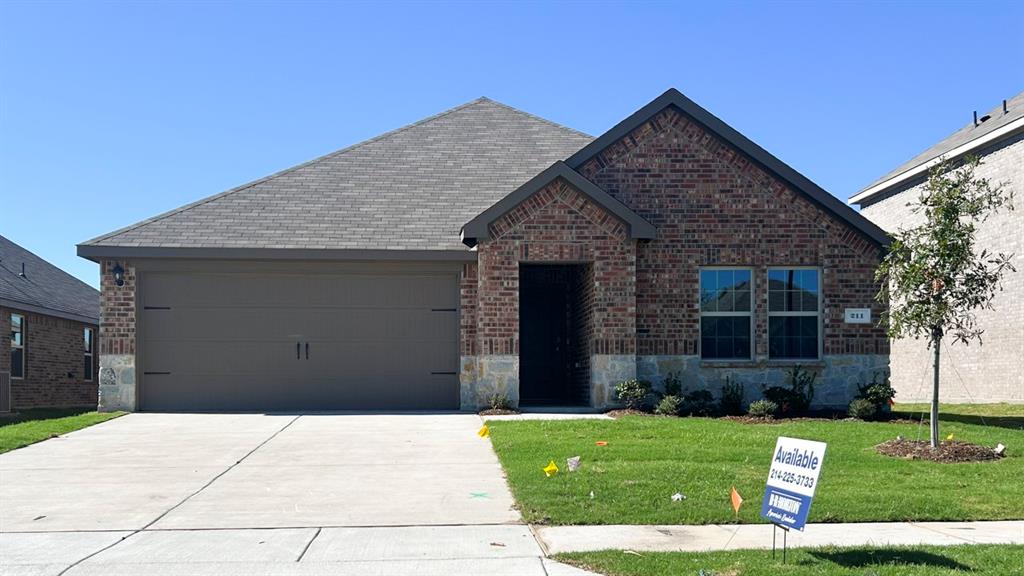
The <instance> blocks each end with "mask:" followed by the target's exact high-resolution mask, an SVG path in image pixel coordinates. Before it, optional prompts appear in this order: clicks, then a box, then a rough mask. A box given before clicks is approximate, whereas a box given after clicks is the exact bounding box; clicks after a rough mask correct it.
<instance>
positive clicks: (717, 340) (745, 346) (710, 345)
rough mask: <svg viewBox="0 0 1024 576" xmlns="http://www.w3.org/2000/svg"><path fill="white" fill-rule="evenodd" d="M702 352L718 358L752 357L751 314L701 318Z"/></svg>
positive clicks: (711, 357)
mask: <svg viewBox="0 0 1024 576" xmlns="http://www.w3.org/2000/svg"><path fill="white" fill-rule="evenodd" d="M700 325H701V338H700V343H701V344H700V354H701V357H702V358H710V359H717V360H728V359H739V360H747V359H749V358H750V317H749V316H705V317H704V318H701V323H700Z"/></svg>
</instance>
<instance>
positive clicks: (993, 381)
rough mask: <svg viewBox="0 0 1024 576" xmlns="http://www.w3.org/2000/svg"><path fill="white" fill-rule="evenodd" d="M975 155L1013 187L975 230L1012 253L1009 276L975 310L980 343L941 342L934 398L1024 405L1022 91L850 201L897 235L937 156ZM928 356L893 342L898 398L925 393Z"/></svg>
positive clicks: (913, 217)
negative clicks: (985, 306) (986, 304)
mask: <svg viewBox="0 0 1024 576" xmlns="http://www.w3.org/2000/svg"><path fill="white" fill-rule="evenodd" d="M968 155H973V156H978V157H979V158H980V159H981V160H982V162H983V164H982V166H981V167H980V168H979V169H978V172H977V174H978V175H979V176H982V177H985V178H988V179H989V180H990V181H991V182H992V183H993V184H998V183H1003V184H1004V185H1006V186H1007V187H1009V188H1010V189H1012V190H1014V191H1015V192H1016V194H1015V197H1014V201H1013V208H1014V209H1013V210H1006V209H1004V210H1003V211H1002V213H1001V214H998V215H996V216H994V217H992V218H990V219H989V220H987V221H986V222H985V223H984V224H982V225H981V227H980V228H979V229H978V235H977V241H978V244H977V246H978V248H979V249H988V250H989V251H991V252H1005V253H1007V254H1014V255H1015V257H1014V259H1013V261H1012V262H1013V264H1014V265H1015V266H1016V268H1017V272H1016V273H1012V272H1011V273H1010V274H1008V276H1007V277H1006V280H1005V282H1004V284H1003V291H1002V292H1000V293H998V294H997V296H996V298H995V300H994V301H993V303H992V305H993V307H994V309H993V310H983V311H981V312H979V313H978V323H979V325H980V326H981V328H983V329H984V330H985V332H984V334H983V335H982V342H980V343H979V342H977V341H975V342H973V343H971V344H970V345H966V346H965V345H964V344H962V343H961V344H954V343H953V342H952V341H951V340H949V339H947V343H946V344H944V345H943V349H942V350H941V354H940V358H941V362H942V369H941V370H940V376H941V382H940V385H939V391H940V397H941V399H942V400H943V401H944V402H1024V93H1021V94H1018V95H1016V96H1014V97H1013V98H1011V99H1010V100H1004V101H1003V103H1002V104H1000V105H999V106H996V107H995V108H994V109H993V110H992V111H990V112H989V113H987V114H983V115H982V116H980V117H978V116H977V115H975V119H974V120H973V121H971V122H969V123H967V125H966V126H964V127H963V128H961V129H960V130H957V131H956V132H954V133H953V134H952V135H950V136H949V137H948V138H946V139H945V140H943V141H941V142H939V143H938V144H935V145H934V146H932V147H931V148H929V149H927V150H925V151H924V152H922V153H920V154H918V155H917V156H915V157H914V158H913V159H911V160H910V161H908V162H906V163H904V164H903V165H901V166H900V167H899V168H896V169H895V170H893V171H892V172H890V173H888V174H886V175H885V176H883V177H881V178H879V179H878V180H877V181H876V182H874V183H872V184H871V185H870V186H868V187H866V188H864V189H863V190H861V191H860V192H858V193H857V194H855V195H853V196H852V197H851V198H850V203H851V204H859V205H860V208H861V214H863V215H864V216H866V217H868V218H870V219H871V220H872V221H873V222H874V223H875V224H878V225H879V226H881V227H882V228H884V229H886V230H888V231H890V232H895V231H896V230H898V229H900V228H909V227H912V226H915V225H917V224H919V223H920V222H921V221H922V219H923V216H922V215H920V214H913V213H912V212H911V208H912V206H911V205H912V204H916V203H917V200H918V198H919V197H920V195H921V191H922V188H923V186H924V183H925V181H926V180H927V176H928V169H929V168H931V167H932V166H933V165H935V164H936V163H937V162H938V161H939V159H940V158H946V159H948V160H953V161H956V160H960V159H962V158H964V157H966V156H968ZM931 362H932V358H931V352H930V351H929V350H928V347H927V342H926V341H925V340H913V339H904V340H898V341H895V342H893V344H892V376H893V386H894V387H895V388H896V390H897V398H898V399H899V400H902V401H923V400H928V399H930V398H931V379H930V378H929V374H930V373H931V372H930V366H931Z"/></svg>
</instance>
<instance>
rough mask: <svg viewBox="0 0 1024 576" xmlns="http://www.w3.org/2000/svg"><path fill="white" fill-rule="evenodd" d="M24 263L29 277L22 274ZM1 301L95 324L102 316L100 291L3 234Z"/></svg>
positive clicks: (0, 280) (1, 245)
mask: <svg viewBox="0 0 1024 576" xmlns="http://www.w3.org/2000/svg"><path fill="white" fill-rule="evenodd" d="M22 263H24V264H25V276H21V265H22ZM0 303H3V304H4V305H5V306H11V307H15V308H17V307H19V305H21V306H22V307H23V308H22V309H24V308H28V309H29V310H33V311H40V312H42V311H49V312H52V313H53V315H55V316H62V317H75V318H76V319H79V320H86V319H88V320H91V321H92V322H94V323H98V322H99V319H100V293H99V291H97V290H96V289H95V288H93V287H92V286H89V285H88V284H86V283H85V282H82V281H81V280H79V279H78V278H75V277H74V276H72V275H70V274H68V273H67V272H65V271H63V270H61V269H60V268H57V267H56V266H54V265H53V264H50V263H49V262H47V261H46V260H43V259H42V258H40V257H39V256H36V255H35V254H33V253H31V252H29V251H28V250H26V249H24V248H22V247H21V246H18V245H17V244H15V243H14V242H11V241H10V240H8V239H7V238H4V237H3V236H0Z"/></svg>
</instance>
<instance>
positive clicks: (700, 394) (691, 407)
mask: <svg viewBox="0 0 1024 576" xmlns="http://www.w3.org/2000/svg"><path fill="white" fill-rule="evenodd" d="M714 412H715V397H714V396H712V395H711V392H708V391H707V390H694V391H692V392H687V393H686V395H685V396H683V404H682V406H680V407H679V413H680V414H681V415H683V416H710V415H712V414H714Z"/></svg>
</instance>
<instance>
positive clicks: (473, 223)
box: [461, 161, 655, 246]
mask: <svg viewBox="0 0 1024 576" xmlns="http://www.w3.org/2000/svg"><path fill="white" fill-rule="evenodd" d="M559 178H561V179H563V180H565V181H566V182H568V183H569V184H571V185H572V186H573V187H575V188H576V189H577V190H579V191H580V192H582V193H583V194H585V195H586V196H588V197H589V198H590V199H591V200H593V201H594V202H595V203H596V204H598V205H599V206H601V207H602V208H604V209H605V210H607V211H608V212H609V213H610V214H612V215H613V216H615V217H617V218H619V219H620V220H622V221H623V222H624V223H625V224H626V225H627V226H628V228H629V235H630V237H631V238H639V239H650V238H654V236H655V229H654V226H653V225H652V224H651V223H650V222H648V221H646V220H644V219H643V218H641V217H640V216H639V215H638V214H637V213H636V212H633V211H632V210H630V209H629V207H627V206H626V205H625V204H623V203H622V202H619V201H618V200H616V199H615V198H613V197H612V196H611V195H609V194H608V193H607V192H605V191H604V190H602V189H601V188H599V187H598V186H597V185H595V184H594V183H593V182H591V181H590V180H587V179H586V178H584V177H583V176H582V175H580V173H579V172H576V171H575V170H573V169H572V168H569V166H568V165H566V163H565V162H562V161H558V162H555V163H554V164H552V165H551V166H550V167H548V168H547V170H544V171H543V172H541V173H540V174H538V175H537V176H535V177H534V178H532V179H531V180H530V181H529V182H527V183H526V184H523V185H522V186H520V187H519V188H517V189H515V190H514V191H513V192H512V193H510V194H509V195H508V196H505V197H504V198H502V199H501V200H499V201H498V202H497V203H495V204H494V205H492V206H491V207H489V208H488V209H487V210H484V211H483V212H481V213H480V214H479V215H478V216H477V217H475V218H473V219H472V220H470V221H469V222H467V223H466V225H465V226H463V227H462V234H461V235H462V242H463V243H464V244H466V245H467V246H476V245H477V244H478V243H480V242H481V241H483V240H487V239H489V238H490V225H491V224H492V223H493V222H494V221H495V220H497V219H498V218H501V217H502V216H503V215H505V214H506V213H508V212H509V211H510V210H512V209H513V208H515V207H516V206H518V205H519V204H520V203H522V202H523V201H524V200H526V199H527V198H529V197H530V196H533V195H534V194H536V193H537V192H538V191H540V190H541V189H542V188H544V187H545V186H547V185H548V184H550V183H551V182H554V181H555V180H557V179H559Z"/></svg>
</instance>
